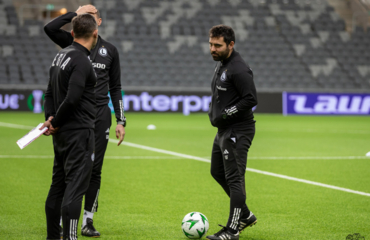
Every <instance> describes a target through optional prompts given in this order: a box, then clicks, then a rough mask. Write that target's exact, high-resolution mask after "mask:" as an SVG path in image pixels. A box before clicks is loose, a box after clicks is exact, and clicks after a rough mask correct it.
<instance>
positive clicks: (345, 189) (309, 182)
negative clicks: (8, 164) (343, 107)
mask: <svg viewBox="0 0 370 240" xmlns="http://www.w3.org/2000/svg"><path fill="white" fill-rule="evenodd" d="M0 126H3V127H10V128H18V129H28V130H30V129H32V128H33V127H30V126H24V125H18V124H11V123H3V122H0ZM109 141H110V142H113V143H118V140H115V139H109ZM121 144H122V145H126V146H129V147H135V148H139V149H144V150H148V151H153V152H159V153H163V154H168V155H172V156H176V157H180V158H187V159H192V160H197V161H201V162H208V163H209V162H211V161H210V160H209V159H206V158H201V157H195V156H191V155H187V154H182V153H177V152H172V151H167V150H163V149H159V148H153V147H148V146H144V145H140V144H135V143H129V142H122V143H121ZM3 156H5V155H3ZM29 156H32V155H29ZM46 157H47V158H49V156H45V157H44V158H46ZM246 170H247V171H250V172H254V173H259V174H263V175H268V176H273V177H278V178H282V179H287V180H291V181H296V182H301V183H306V184H310V185H315V186H320V187H324V188H329V189H334V190H339V191H343V192H348V193H354V194H358V195H363V196H367V197H370V193H365V192H360V191H355V190H352V189H348V188H341V187H337V186H333V185H329V184H324V183H319V182H313V181H309V180H305V179H300V178H294V177H289V176H286V175H282V174H277V173H271V172H266V171H261V170H258V169H253V168H247V169H246Z"/></svg>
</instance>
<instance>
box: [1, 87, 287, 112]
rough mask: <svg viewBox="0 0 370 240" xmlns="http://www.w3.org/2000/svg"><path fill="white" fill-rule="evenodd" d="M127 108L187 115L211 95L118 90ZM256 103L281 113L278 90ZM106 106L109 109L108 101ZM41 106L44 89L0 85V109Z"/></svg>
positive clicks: (40, 109) (260, 108)
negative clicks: (1, 86) (120, 91)
mask: <svg viewBox="0 0 370 240" xmlns="http://www.w3.org/2000/svg"><path fill="white" fill-rule="evenodd" d="M122 98H123V102H124V106H125V111H127V112H181V113H183V114H184V115H189V114H191V113H195V112H208V108H209V103H210V101H211V96H210V93H209V92H196V93H194V92H145V91H144V92H141V91H127V92H123V91H122ZM258 100H259V104H258V106H257V107H255V108H254V110H255V111H256V112H260V113H281V112H282V106H281V94H280V93H259V94H258ZM109 107H110V108H111V110H112V112H113V105H112V102H111V101H110V102H109ZM43 110H44V91H43V90H39V89H35V90H3V89H0V111H32V112H34V113H41V112H43Z"/></svg>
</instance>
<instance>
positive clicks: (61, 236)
mask: <svg viewBox="0 0 370 240" xmlns="http://www.w3.org/2000/svg"><path fill="white" fill-rule="evenodd" d="M59 234H60V239H63V228H62V226H60V225H59Z"/></svg>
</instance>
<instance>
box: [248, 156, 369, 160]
mask: <svg viewBox="0 0 370 240" xmlns="http://www.w3.org/2000/svg"><path fill="white" fill-rule="evenodd" d="M248 159H254V160H349V159H370V157H366V156H326V157H325V156H323V157H320V156H312V157H310V156H306V157H248Z"/></svg>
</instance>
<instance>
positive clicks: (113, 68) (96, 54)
mask: <svg viewBox="0 0 370 240" xmlns="http://www.w3.org/2000/svg"><path fill="white" fill-rule="evenodd" d="M75 16H77V14H76V13H75V12H69V13H66V14H64V15H62V16H59V17H57V18H55V19H54V20H52V21H50V22H49V23H48V24H46V25H45V27H44V31H45V33H46V34H47V35H48V36H49V38H50V39H51V40H52V41H53V42H54V43H56V44H57V45H59V46H60V47H61V48H65V47H67V46H69V45H71V44H72V42H73V37H72V35H71V33H70V32H67V31H64V30H62V29H60V28H61V27H63V26H64V25H65V24H67V23H70V22H71V21H72V18H74V17H75ZM90 59H91V61H92V64H93V67H94V69H95V72H96V74H97V76H98V83H97V85H96V90H95V91H96V104H97V106H98V107H99V106H104V105H107V104H108V103H109V97H108V91H109V92H110V95H111V99H112V103H113V107H114V112H115V114H116V120H117V123H118V124H122V125H125V123H126V118H125V116H124V108H123V102H122V93H121V68H120V61H119V55H118V51H117V48H116V47H115V46H113V45H112V44H110V43H109V42H107V41H105V40H104V39H102V38H101V37H100V36H99V39H98V43H97V45H96V47H95V48H94V49H91V54H90Z"/></svg>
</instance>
